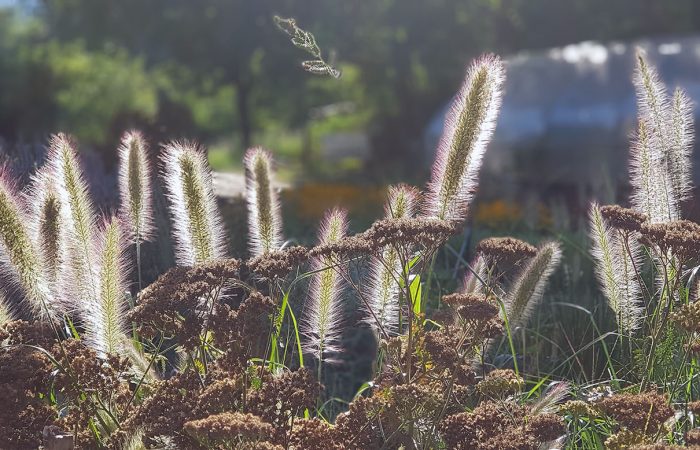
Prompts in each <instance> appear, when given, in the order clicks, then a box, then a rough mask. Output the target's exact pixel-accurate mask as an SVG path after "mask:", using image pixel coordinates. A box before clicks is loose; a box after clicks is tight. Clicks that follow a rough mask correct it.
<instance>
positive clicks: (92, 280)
mask: <svg viewBox="0 0 700 450" xmlns="http://www.w3.org/2000/svg"><path fill="white" fill-rule="evenodd" d="M46 170H47V171H48V172H47V173H48V174H49V176H50V177H51V182H52V186H54V187H55V189H56V193H57V197H58V199H59V210H60V221H61V226H62V227H64V230H65V231H64V232H65V239H66V257H67V267H68V270H66V271H65V273H63V274H61V276H60V280H59V284H60V286H61V289H60V292H61V294H62V295H63V296H64V297H65V298H66V299H68V300H69V301H70V303H71V306H72V307H73V308H74V309H76V310H78V311H81V312H82V311H84V309H85V308H90V307H91V306H92V305H93V304H94V302H95V301H96V299H97V298H98V297H99V292H100V287H99V264H98V257H97V254H96V251H95V246H96V244H97V242H98V239H97V235H96V222H95V221H96V215H95V210H94V206H93V203H92V200H91V199H90V195H89V192H88V186H87V183H86V181H85V177H84V175H83V173H82V170H81V168H80V165H79V164H78V155H77V154H76V151H75V148H74V145H73V142H72V141H71V139H70V138H69V137H68V136H66V135H64V134H57V135H54V136H52V138H51V141H50V145H49V156H48V161H47V166H46ZM64 224H65V226H64Z"/></svg>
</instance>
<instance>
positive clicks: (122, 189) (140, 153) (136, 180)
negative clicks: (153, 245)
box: [119, 131, 153, 244]
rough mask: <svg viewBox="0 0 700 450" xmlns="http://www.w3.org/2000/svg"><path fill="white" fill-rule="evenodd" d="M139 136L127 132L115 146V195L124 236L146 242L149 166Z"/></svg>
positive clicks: (148, 234)
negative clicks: (117, 162)
mask: <svg viewBox="0 0 700 450" xmlns="http://www.w3.org/2000/svg"><path fill="white" fill-rule="evenodd" d="M147 151H148V148H147V145H146V141H145V140H144V138H143V136H142V135H141V133H139V132H138V131H128V132H127V133H125V134H124V137H123V138H122V142H121V145H120V146H119V196H120V200H121V212H122V214H123V215H124V218H125V219H126V220H125V225H126V227H125V230H124V231H125V233H126V237H127V238H128V239H129V240H130V241H133V242H135V243H137V244H138V243H140V242H143V241H147V240H148V239H149V238H150V237H151V234H152V232H153V210H152V204H151V167H150V164H149V162H148V155H147Z"/></svg>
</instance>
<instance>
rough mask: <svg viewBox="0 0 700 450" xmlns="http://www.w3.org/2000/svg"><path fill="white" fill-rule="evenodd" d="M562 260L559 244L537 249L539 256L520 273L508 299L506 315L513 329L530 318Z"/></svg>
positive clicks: (533, 258)
mask: <svg viewBox="0 0 700 450" xmlns="http://www.w3.org/2000/svg"><path fill="white" fill-rule="evenodd" d="M560 260H561V249H560V248H559V244H558V243H556V242H548V243H545V244H543V245H541V246H540V247H539V248H538V249H537V254H536V255H535V256H534V257H532V259H530V261H529V262H528V263H527V265H526V266H525V267H524V268H523V270H522V272H520V275H519V276H518V278H517V279H516V280H515V283H514V284H513V286H512V288H511V289H510V293H509V295H508V297H507V298H506V305H505V306H506V314H507V317H508V321H509V325H510V326H511V328H514V327H517V326H520V325H524V324H525V322H527V320H528V319H529V318H530V315H531V314H532V312H533V311H534V309H535V307H536V306H537V304H538V303H539V301H540V300H541V299H542V295H543V294H544V289H545V287H546V286H547V281H548V280H549V277H550V276H551V275H552V273H553V272H554V270H555V269H556V268H557V266H558V265H559V261H560Z"/></svg>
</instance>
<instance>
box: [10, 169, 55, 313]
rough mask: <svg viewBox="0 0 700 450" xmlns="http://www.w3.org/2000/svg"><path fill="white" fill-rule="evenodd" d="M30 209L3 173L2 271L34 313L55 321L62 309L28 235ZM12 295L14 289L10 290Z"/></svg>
mask: <svg viewBox="0 0 700 450" xmlns="http://www.w3.org/2000/svg"><path fill="white" fill-rule="evenodd" d="M26 210H27V207H26V205H24V204H23V203H22V202H21V200H20V199H19V198H18V196H17V194H16V191H15V187H14V183H13V182H12V181H11V180H10V178H9V175H8V173H7V171H6V169H5V168H2V169H1V170H0V241H1V244H2V245H1V247H2V261H1V262H2V264H1V267H2V270H3V272H5V274H6V275H7V276H8V278H9V279H10V280H11V281H12V282H13V283H14V284H15V286H13V287H14V288H15V289H16V290H19V291H21V292H22V294H23V295H24V297H25V298H26V300H27V301H28V306H29V307H30V309H31V311H32V313H33V314H34V315H35V316H37V317H39V318H53V317H55V316H57V315H58V313H59V311H60V310H61V308H60V307H59V305H58V303H57V301H56V300H55V297H54V296H53V293H52V292H51V291H50V289H49V285H48V283H47V281H46V278H45V277H44V274H43V270H42V265H41V258H40V256H39V252H38V250H37V247H36V245H35V244H34V243H33V242H32V239H31V236H30V234H29V233H28V231H27V229H28V228H27V226H26V225H27V223H28V222H29V220H28V217H25V215H24V213H23V211H26ZM10 291H12V289H10Z"/></svg>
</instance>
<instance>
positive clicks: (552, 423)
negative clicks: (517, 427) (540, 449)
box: [527, 414, 566, 442]
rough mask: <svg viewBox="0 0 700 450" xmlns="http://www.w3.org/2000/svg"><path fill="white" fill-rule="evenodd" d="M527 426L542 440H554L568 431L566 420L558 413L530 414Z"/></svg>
mask: <svg viewBox="0 0 700 450" xmlns="http://www.w3.org/2000/svg"><path fill="white" fill-rule="evenodd" d="M527 428H528V430H529V431H530V432H531V433H532V434H533V435H534V436H535V438H536V439H537V440H538V441H540V442H549V441H553V440H555V439H557V438H559V437H561V436H562V435H563V434H564V433H566V427H565V426H564V421H563V420H562V418H561V417H559V416H558V415H556V414H537V415H534V416H529V417H528V420H527Z"/></svg>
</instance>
